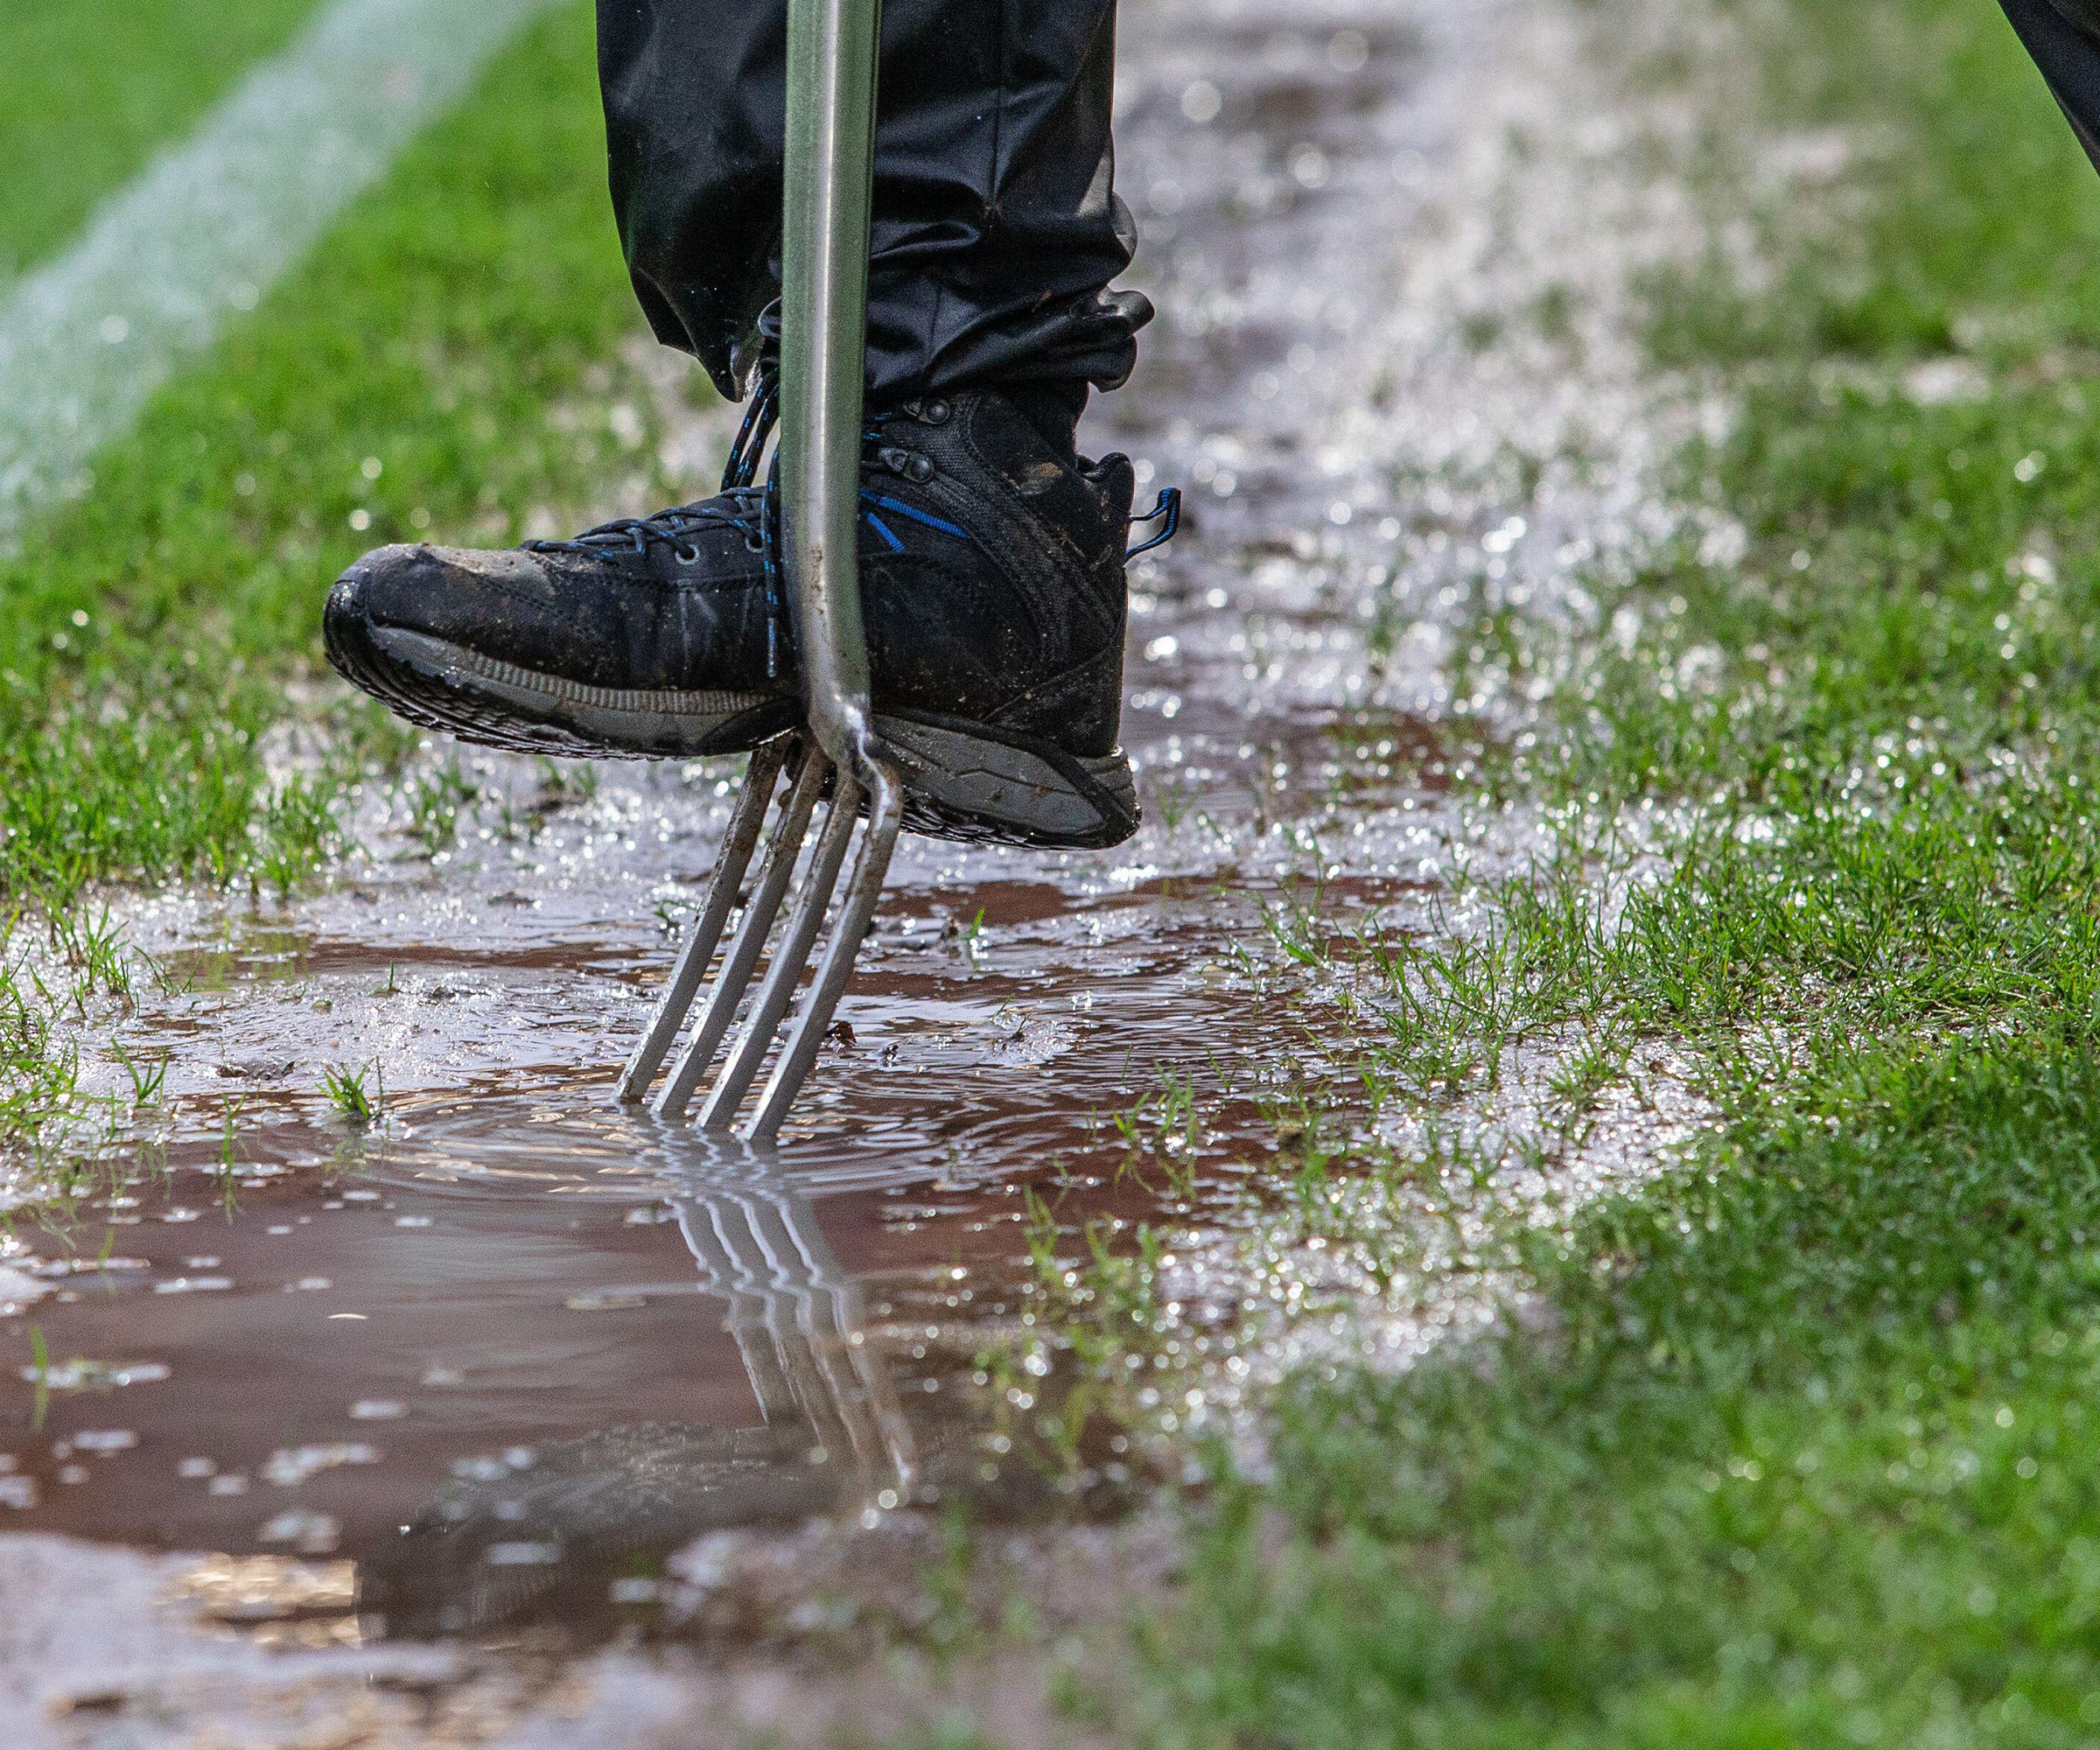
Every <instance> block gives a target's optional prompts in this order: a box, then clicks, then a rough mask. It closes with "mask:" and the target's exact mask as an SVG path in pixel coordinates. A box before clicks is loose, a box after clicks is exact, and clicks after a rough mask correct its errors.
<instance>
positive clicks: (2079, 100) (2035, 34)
mask: <svg viewBox="0 0 2100 1750" xmlns="http://www.w3.org/2000/svg"><path fill="white" fill-rule="evenodd" d="M2004 5H2005V16H2006V17H2007V18H2010V19H2012V28H2013V29H2014V30H2016V31H2019V37H2020V40H2021V41H2022V42H2024V43H2026V45H2027V51H2028V52H2029V53H2031V54H2032V55H2033V57H2034V61H2035V65H2036V66H2040V68H2041V72H2042V77H2043V78H2045V79H2047V81H2049V89H2050V90H2052V91H2054V93H2055V94H2056V101H2057V102H2059V103H2061V105H2062V106H2063V113H2064V114H2065V115H2066V116H2069V117H2070V122H2071V126H2072V127H2073V128H2074V129H2075V130H2076V131H2077V135H2078V138H2079V139H2080V141H2081V142H2082V143H2083V144H2084V146H2085V150H2086V155H2087V156H2088V157H2089V158H2091V159H2092V160H2093V163H2094V164H2095V165H2100V0H2004Z"/></svg>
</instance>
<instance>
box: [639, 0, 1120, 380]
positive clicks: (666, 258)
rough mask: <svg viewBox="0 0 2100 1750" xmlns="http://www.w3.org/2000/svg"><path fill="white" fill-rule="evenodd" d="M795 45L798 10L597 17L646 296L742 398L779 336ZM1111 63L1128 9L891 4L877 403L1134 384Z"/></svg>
mask: <svg viewBox="0 0 2100 1750" xmlns="http://www.w3.org/2000/svg"><path fill="white" fill-rule="evenodd" d="M786 38H787V6H786V0H598V72H599V77H600V81H601V82H602V84H603V86H604V90H605V100H606V142H607V146H608V149H609V151H610V155H611V160H612V179H613V208H614V211H615V213H616V214H617V216H618V218H619V221H620V239H621V242H622V243H623V245H624V247H625V248H626V251H627V267H628V270H629V271H630V272H631V273H632V275H633V276H634V289H635V290H636V292H637V293H638V294H639V295H640V296H641V302H642V307H643V308H644V309H645V310H646V311H648V318H649V321H650V323H651V324H652V325H653V326H654V327H655V331H656V333H657V335H658V337H659V338H660V339H662V340H663V341H664V342H665V343H666V344H667V345H669V346H676V347H679V348H681V349H682V350H683V351H685V352H689V353H694V354H695V355H696V356H697V357H698V359H699V360H700V361H701V362H702V363H703V364H704V365H705V366H706V367H707V369H708V374H710V375H711V376H712V377H713V378H714V380H715V381H716V383H717V385H718V386H719V387H720V388H722V390H723V391H724V392H725V394H728V395H738V394H740V393H741V391H742V388H743V387H744V385H745V384H746V381H747V380H748V376H749V373H750V371H751V368H752V367H753V364H754V363H756V361H757V360H758V358H759V356H760V350H761V349H762V348H763V347H766V346H770V345H771V344H772V343H773V338H777V315H776V313H775V302H776V298H777V296H778V292H779V288H780V277H781V262H780V253H781V138H782V133H783V129H784V120H785V110H786V104H787V97H786V69H785V60H786ZM1115 53H1116V0H886V4H885V5H884V7H883V28H882V76H881V86H880V90H879V107H878V121H877V127H876V151H875V234H874V262H873V278H872V289H871V295H870V307H869V313H868V377H869V389H870V393H871V395H873V396H876V397H878V398H880V399H883V400H905V399H910V398H911V397H913V396H914V395H921V394H925V393H928V392H930V391H933V390H936V389H955V388H960V387H962V386H963V385H964V384H966V383H985V382H1007V383H1020V382H1033V383H1047V384H1057V385H1065V386H1069V387H1072V388H1079V387H1080V386H1081V385H1083V384H1087V383H1092V384H1094V385H1096V386H1097V387H1099V388H1115V387H1117V385H1119V384H1120V383H1122V381H1124V378H1126V377H1128V376H1129V375H1130V374H1131V365H1132V363H1133V362H1134V361H1135V360H1136V357H1137V344H1136V340H1135V339H1134V338H1133V337H1134V336H1135V335H1136V333H1137V331H1138V328H1139V327H1140V326H1141V325H1143V324H1144V323H1145V321H1146V320H1147V319H1148V318H1150V317H1151V315H1152V306H1151V305H1150V304H1148V303H1147V302H1146V301H1145V298H1144V297H1142V296H1141V295H1139V294H1138V293H1136V292H1124V293H1121V294H1117V293H1113V292H1111V291H1110V289H1109V288H1110V282H1111V281H1113V280H1114V279H1115V277H1116V276H1117V274H1119V273H1121V272H1122V271H1123V269H1124V268H1126V267H1127V266H1129V264H1130V261H1131V251H1132V249H1133V248H1134V246H1135V242H1136V231H1135V228H1134V226H1133V225H1132V223H1131V215H1130V213H1129V211H1128V210H1127V209H1126V208H1125V207H1124V204H1123V203H1122V202H1121V201H1120V200H1117V198H1116V196H1115V193H1114V189H1113V179H1114V167H1115V160H1114V156H1113V151H1112V149H1111V147H1110V138H1109V120H1110V100H1111V96H1112V93H1113V89H1114V80H1115ZM767 337H771V338H767ZM1082 398H1083V390H1082Z"/></svg>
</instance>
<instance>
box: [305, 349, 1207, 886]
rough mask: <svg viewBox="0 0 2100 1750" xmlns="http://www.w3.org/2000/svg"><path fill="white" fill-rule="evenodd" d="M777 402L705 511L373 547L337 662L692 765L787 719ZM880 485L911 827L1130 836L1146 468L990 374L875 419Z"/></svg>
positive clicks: (893, 725)
mask: <svg viewBox="0 0 2100 1750" xmlns="http://www.w3.org/2000/svg"><path fill="white" fill-rule="evenodd" d="M774 400H775V397H774V393H773V391H772V389H771V388H770V386H768V387H767V388H764V389H761V391H760V394H759V395H758V397H757V399H756V400H755V401H754V402H753V409H752V413H751V416H750V417H748V418H747V419H746V422H745V430H744V432H743V435H742V436H741V437H739V440H738V445H737V448H736V450H735V451H733V452H732V457H731V461H730V468H729V472H728V474H727V475H726V476H725V482H724V489H723V491H722V492H721V493H719V494H718V495H717V496H716V497H714V498H711V499H707V500H704V501H702V502H700V503H698V504H694V505H689V506H686V507H683V508H680V509H675V510H666V511H660V512H658V513H657V514H655V516H650V517H646V518H642V519H640V520H637V521H624V522H615V523H608V524H607V525H606V527H604V528H597V529H593V530H591V532H590V533H588V534H586V535H579V536H578V537H577V539H575V540H573V541H552V542H542V541H535V542H527V543H526V544H525V545H524V546H523V547H521V548H512V549H506V550H504V551H500V552H481V551H469V550H465V549H458V548H444V547H427V546H415V547H382V548H380V549H378V550H376V551H374V552H372V553H367V555H366V556H364V557H363V558H362V559H360V560H359V561H358V562H357V563H356V564H354V565H353V566H352V567H351V568H350V569H349V570H347V571H346V572H345V573H344V574H343V575H342V577H341V578H340V579H339V580H338V582H337V583H336V584H335V587H334V589H333V590H332V591H331V592H330V594H329V597H328V604H327V609H326V613H325V626H326V634H327V644H328V655H329V659H330V661H331V662H333V663H334V665H335V668H336V669H337V671H338V672H339V674H341V675H342V676H344V677H345V678H346V680H349V681H351V682H352V683H354V684H355V685H357V686H360V687H361V688H363V689H364V690H365V691H367V692H368V693H370V694H372V695H373V696H374V697H376V698H378V699H380V700H381V701H383V702H384V703H385V704H388V706H390V707H391V708H392V709H393V710H394V711H396V712H397V713H399V714H400V715H401V716H402V717H404V718H408V719H409V721H410V722H412V723H416V724H420V725H423V726H425V727H427V728H430V729H437V730H443V731H444V732H447V733H449V734H451V735H455V736H458V738H459V739H462V740H465V741H472V742H479V743H481V744H483V745H484V746H493V747H502V748H508V749H512V750H514V751H518V752H522V753H544V754H553V755H559V756H566V757H580V758H598V759H606V758H611V759H663V758H673V759H675V758H682V757H690V756H695V755H700V754H710V753H738V752H741V751H743V750H745V749H748V748H751V747H755V746H758V745H759V744H760V742H762V741H766V740H769V739H772V738H773V737H774V736H776V735H780V734H781V733H783V732H786V731H788V730H789V729H791V728H793V727H794V726H795V725H796V724H797V723H798V722H799V721H800V718H801V704H800V698H799V695H798V691H797V683H796V678H795V655H794V651H793V648H792V638H791V634H790V631H789V623H788V616H787V613H786V609H785V603H784V600H783V597H782V591H781V584H780V578H779V570H778V567H777V564H776V563H775V562H774V551H775V549H776V547H777V542H776V539H775V535H774V529H775V527H776V524H777V517H776V515H775V514H774V510H775V506H774V502H773V500H772V499H771V497H770V495H769V494H770V488H769V487H767V486H759V485H757V484H755V483H754V481H755V476H756V472H757V458H758V453H759V451H760V450H761V449H762V447H763V445H764V444H765V440H766V437H767V430H769V429H770V425H771V423H772V418H773V409H774ZM861 482H862V485H861V499H862V512H863V515H862V521H861V528H862V535H861V580H862V581H861V600H862V606H863V616H864V619H865V622H866V626H867V635H868V646H869V657H870V660H871V662H872V668H873V672H874V702H875V711H876V725H877V727H878V729H879V732H881V734H882V735H883V737H884V738H885V739H886V741H887V742H888V743H889V745H890V746H891V747H892V748H893V750H894V751H895V753H896V754H897V756H898V759H899V760H900V764H901V766H902V767H903V771H904V777H905V781H906V784H907V791H908V801H907V809H906V816H905V819H906V822H907V824H908V825H910V826H911V827H913V828H914V829H916V830H919V831H921V832H928V833H932V834H935V835H936V836H938V837H947V838H961V839H965V840H983V841H998V842H1002V843H1007V844H1036V845H1063V846H1077V847H1102V846H1107V845H1111V844H1120V843H1121V842H1122V841H1123V840H1124V839H1126V838H1128V837H1130V836H1131V833H1133V832H1134V831H1136V830H1137V827H1138V804H1137V794H1136V787H1135V784H1134V782H1133V780H1132V775H1131V767H1130V762H1129V761H1128V760H1126V759H1125V758H1124V754H1123V752H1122V750H1121V748H1120V747H1119V746H1117V732H1118V728H1119V725H1120V719H1121V713H1122V704H1123V644H1124V558H1125V554H1124V542H1125V539H1126V535H1127V532H1128V529H1129V526H1130V520H1131V489H1132V479H1131V465H1130V463H1129V461H1128V460H1127V459H1126V458H1124V457H1122V456H1110V457H1109V458H1106V459H1105V460H1103V461H1101V462H1099V463H1088V462H1085V461H1082V460H1079V459H1077V458H1075V457H1073V455H1072V454H1071V453H1070V451H1060V449H1059V448H1058V447H1057V445H1056V444H1054V441H1053V440H1052V438H1050V437H1046V436H1045V435H1044V433H1043V432H1042V431H1041V430H1039V429H1038V426H1037V425H1036V424H1035V423H1031V421H1030V419H1029V418H1028V417H1027V416H1026V415H1025V414H1024V412H1023V411H1022V410H1021V409H1019V407H1017V406H1016V405H1015V403H1014V402H1013V401H1012V400H1010V399H1009V398H1008V397H1007V396H1005V395H1000V394H998V393H996V392H992V391H989V390H972V391H968V392H964V393H962V394H958V395H954V396H951V397H949V398H945V399H939V400H928V401H925V402H914V403H911V404H909V405H907V406H903V407H898V408H893V409H886V410H884V411H880V412H876V413H872V415H871V416H870V419H869V430H868V434H867V444H866V449H865V457H864V460H863V463H862V473H861ZM1173 496H1174V495H1173V494H1167V495H1165V496H1163V498H1162V500H1161V511H1160V513H1159V514H1164V515H1165V516H1166V518H1167V521H1168V532H1169V533H1171V532H1172V525H1173V512H1174V503H1173ZM1162 538H1164V537H1162ZM1148 544H1151V543H1148Z"/></svg>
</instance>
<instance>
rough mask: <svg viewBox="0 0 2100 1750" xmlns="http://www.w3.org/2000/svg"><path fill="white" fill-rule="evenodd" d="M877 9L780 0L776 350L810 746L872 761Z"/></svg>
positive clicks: (850, 764)
mask: <svg viewBox="0 0 2100 1750" xmlns="http://www.w3.org/2000/svg"><path fill="white" fill-rule="evenodd" d="M881 31H882V7H881V4H880V0H788V137H787V188H786V207H785V212H784V214H783V219H784V228H783V241H782V255H783V262H782V283H781V304H782V310H781V390H782V394H781V514H782V518H783V522H784V529H783V533H784V534H785V536H786V540H785V542H784V546H785V552H784V557H785V559H786V561H787V565H788V579H789V583H790V584H791V588H790V591H789V601H790V603H791V605H792V609H793V613H794V615H795V651H796V655H797V658H798V660H799V661H800V662H801V664H802V693H803V701H804V707H805V709H806V711H807V712H808V716H809V728H810V732H812V733H813V734H814V735H815V736H816V740H817V743H818V745H819V746H822V747H823V750H824V752H825V753H829V754H830V756H831V758H832V759H833V760H837V762H838V764H839V765H840V766H842V767H844V768H845V769H846V770H847V771H849V772H853V773H855V774H857V775H858V776H860V777H861V778H862V779H863V781H865V780H866V779H867V777H868V776H869V775H870V774H869V773H868V770H867V768H868V767H869V765H870V764H871V763H872V761H873V760H875V759H877V758H878V757H879V754H878V748H877V744H876V740H875V732H874V718H873V711H872V708H871V706H870V704H869V679H868V648H867V640H866V637H865V634H864V632H863V630H862V626H861V613H860V580H859V569H858V564H857V563H856V549H857V547H858V525H859V521H860V452H861V416H862V413H863V411H864V409H863V402H864V399H865V393H866V388H865V384H866V372H867V310H868V259H869V255H870V252H871V239H870V224H871V221H870V214H871V210H872V203H873V189H874V175H875V81H876V66H877V58H878V52H879V41H880V38H881Z"/></svg>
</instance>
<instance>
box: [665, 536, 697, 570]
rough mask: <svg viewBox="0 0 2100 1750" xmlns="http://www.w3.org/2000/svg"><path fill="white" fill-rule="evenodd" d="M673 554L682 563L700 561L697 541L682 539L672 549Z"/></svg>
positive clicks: (687, 563)
mask: <svg viewBox="0 0 2100 1750" xmlns="http://www.w3.org/2000/svg"><path fill="white" fill-rule="evenodd" d="M671 556H672V557H673V558H674V559H676V560H677V562H678V563H680V564H681V565H697V564H698V563H700V548H699V545H698V543H697V542H691V541H681V542H679V543H678V544H677V545H676V547H674V548H672V549H671Z"/></svg>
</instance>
